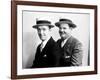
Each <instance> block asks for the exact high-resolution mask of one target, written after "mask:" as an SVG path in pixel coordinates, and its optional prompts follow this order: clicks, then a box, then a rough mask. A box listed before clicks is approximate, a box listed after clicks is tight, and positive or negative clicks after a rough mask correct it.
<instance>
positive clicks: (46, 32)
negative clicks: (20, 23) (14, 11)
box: [37, 26, 50, 41]
mask: <svg viewBox="0 0 100 80" xmlns="http://www.w3.org/2000/svg"><path fill="white" fill-rule="evenodd" d="M37 31H38V35H39V37H40V39H41V40H42V41H45V40H46V39H47V38H48V37H50V28H49V27H48V26H39V27H38V28H37Z"/></svg>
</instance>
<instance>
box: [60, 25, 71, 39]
mask: <svg viewBox="0 0 100 80" xmlns="http://www.w3.org/2000/svg"><path fill="white" fill-rule="evenodd" d="M59 34H60V37H61V38H62V39H66V38H68V37H69V36H70V34H71V28H70V27H69V25H68V24H60V26H59Z"/></svg>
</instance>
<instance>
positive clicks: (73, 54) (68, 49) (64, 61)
mask: <svg viewBox="0 0 100 80" xmlns="http://www.w3.org/2000/svg"><path fill="white" fill-rule="evenodd" d="M57 43H58V45H59V47H60V53H61V54H62V56H61V59H60V66H81V65H82V44H81V43H80V42H79V41H78V40H77V39H75V38H74V37H72V36H71V37H70V38H69V39H68V40H67V41H66V43H65V45H64V46H63V47H62V48H61V39H59V40H58V41H57Z"/></svg>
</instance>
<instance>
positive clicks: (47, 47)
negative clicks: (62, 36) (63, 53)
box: [41, 37, 54, 55]
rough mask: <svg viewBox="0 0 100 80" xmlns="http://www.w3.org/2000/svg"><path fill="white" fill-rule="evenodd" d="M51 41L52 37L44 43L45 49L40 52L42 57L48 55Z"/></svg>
mask: <svg viewBox="0 0 100 80" xmlns="http://www.w3.org/2000/svg"><path fill="white" fill-rule="evenodd" d="M53 41H54V40H53V38H52V37H51V38H50V39H49V40H48V42H47V43H46V45H45V47H44V48H43V50H42V52H41V54H42V55H44V54H47V53H48V51H47V50H48V49H49V47H50V45H51V44H52V42H53Z"/></svg>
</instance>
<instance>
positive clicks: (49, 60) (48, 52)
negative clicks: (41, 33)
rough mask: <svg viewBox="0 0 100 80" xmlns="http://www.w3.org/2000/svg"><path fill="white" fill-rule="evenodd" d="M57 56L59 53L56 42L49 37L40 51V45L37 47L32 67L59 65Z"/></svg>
mask: <svg viewBox="0 0 100 80" xmlns="http://www.w3.org/2000/svg"><path fill="white" fill-rule="evenodd" d="M59 57H60V54H59V48H58V46H57V43H56V42H55V41H54V40H53V38H50V39H49V41H48V42H47V44H46V45H45V47H44V49H43V50H42V52H40V45H39V46H38V47H37V51H36V56H35V60H34V61H33V65H32V68H42V67H56V66H59Z"/></svg>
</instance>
